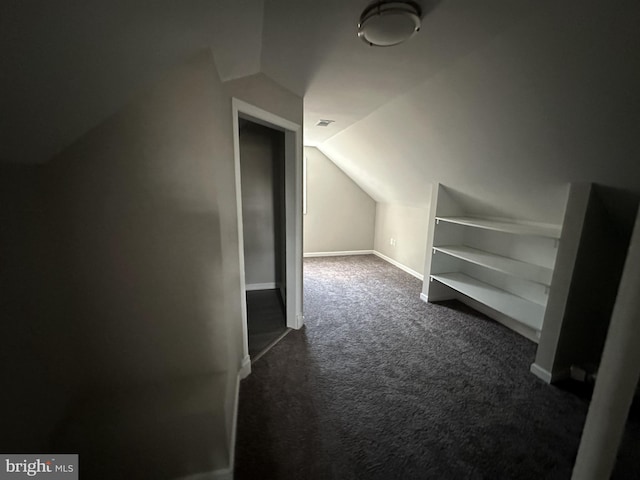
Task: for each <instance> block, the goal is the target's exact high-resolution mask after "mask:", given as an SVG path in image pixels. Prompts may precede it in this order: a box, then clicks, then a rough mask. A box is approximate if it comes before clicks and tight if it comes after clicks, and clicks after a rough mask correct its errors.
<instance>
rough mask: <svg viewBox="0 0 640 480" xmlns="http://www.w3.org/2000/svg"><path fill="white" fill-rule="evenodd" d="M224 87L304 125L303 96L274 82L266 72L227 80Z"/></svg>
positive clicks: (252, 103) (246, 100)
mask: <svg viewBox="0 0 640 480" xmlns="http://www.w3.org/2000/svg"><path fill="white" fill-rule="evenodd" d="M224 87H225V89H226V90H227V92H228V93H229V95H231V96H232V97H236V98H239V99H241V100H243V101H245V102H247V103H250V104H251V105H254V106H256V107H259V108H262V109H263V110H266V111H267V112H271V113H274V114H276V115H278V116H279V117H282V118H285V119H287V120H290V121H292V122H293V123H295V124H297V125H302V122H303V120H302V119H303V113H302V112H303V110H302V97H299V96H298V95H296V94H294V93H292V92H290V91H289V90H287V89H286V88H284V87H283V86H282V85H280V84H278V83H276V82H274V81H273V80H272V79H271V78H269V77H268V76H267V75H265V74H264V73H258V74H256V75H251V76H248V77H242V78H238V79H236V80H231V81H228V82H225V83H224Z"/></svg>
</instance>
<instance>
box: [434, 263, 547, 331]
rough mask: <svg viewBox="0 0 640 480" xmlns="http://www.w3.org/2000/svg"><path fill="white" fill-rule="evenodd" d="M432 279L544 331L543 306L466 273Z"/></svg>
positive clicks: (444, 275) (537, 329)
mask: <svg viewBox="0 0 640 480" xmlns="http://www.w3.org/2000/svg"><path fill="white" fill-rule="evenodd" d="M431 279H432V280H436V281H438V282H440V283H442V284H443V285H446V286H448V287H450V288H453V289H454V290H457V291H458V292H460V293H462V294H463V295H466V296H468V297H471V298H473V299H474V300H477V301H478V302H481V303H484V304H485V305H487V306H489V307H491V308H493V309H494V310H497V311H498V312H500V313H503V314H505V315H507V316H508V317H511V318H513V319H514V320H517V321H518V322H520V323H523V324H524V325H526V326H528V327H530V328H533V329H534V330H536V331H540V330H541V329H542V322H543V320H544V310H545V307H544V306H543V305H539V304H537V303H535V302H531V301H529V300H526V299H524V298H522V297H518V296H517V295H513V294H512V293H509V292H506V291H504V290H501V289H499V288H496V287H494V286H493V285H489V284H488V283H484V282H481V281H479V280H476V279H475V278H471V277H470V276H468V275H465V274H464V273H458V272H455V273H441V274H438V275H431Z"/></svg>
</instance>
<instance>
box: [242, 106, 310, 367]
mask: <svg viewBox="0 0 640 480" xmlns="http://www.w3.org/2000/svg"><path fill="white" fill-rule="evenodd" d="M232 106H233V127H234V132H233V134H234V153H235V176H236V202H237V207H238V210H237V211H238V240H239V242H238V243H239V257H240V277H241V278H240V281H241V291H242V295H243V300H242V305H241V311H242V322H243V337H244V338H243V340H244V341H243V350H244V352H243V353H244V355H243V362H242V372H241V376H242V377H243V378H244V377H245V376H246V375H248V374H249V373H250V372H251V362H253V361H256V360H257V359H258V358H259V357H260V356H261V355H262V354H264V353H265V351H266V350H268V349H269V348H270V347H271V346H273V345H274V344H275V343H277V342H278V341H279V340H280V339H282V338H283V337H284V335H286V333H287V332H288V331H289V329H292V328H293V329H298V328H301V327H302V324H303V317H302V143H301V142H302V138H301V137H302V129H301V126H300V125H297V124H295V123H293V122H290V121H288V120H286V119H283V118H281V117H278V116H277V115H274V114H272V113H270V112H267V111H265V110H262V109H260V108H258V107H255V106H253V105H250V104H248V103H245V102H243V101H241V100H238V99H236V98H234V99H233V101H232Z"/></svg>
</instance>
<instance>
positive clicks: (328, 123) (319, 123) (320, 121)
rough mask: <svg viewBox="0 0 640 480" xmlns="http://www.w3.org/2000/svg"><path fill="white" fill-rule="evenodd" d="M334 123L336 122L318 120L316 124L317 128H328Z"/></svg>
mask: <svg viewBox="0 0 640 480" xmlns="http://www.w3.org/2000/svg"><path fill="white" fill-rule="evenodd" d="M333 122H335V120H318V123H316V127H328V126H329V125H331V124H332V123H333Z"/></svg>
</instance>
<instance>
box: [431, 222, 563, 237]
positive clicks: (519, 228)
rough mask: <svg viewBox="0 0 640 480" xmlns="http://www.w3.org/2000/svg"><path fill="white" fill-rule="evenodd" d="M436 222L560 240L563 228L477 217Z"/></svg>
mask: <svg viewBox="0 0 640 480" xmlns="http://www.w3.org/2000/svg"><path fill="white" fill-rule="evenodd" d="M436 221H441V222H448V223H455V224H458V225H464V226H467V227H476V228H483V229H485V230H493V231H496V232H503V233H512V234H514V235H531V236H536V237H546V238H555V239H558V238H560V233H561V232H562V227H561V226H559V225H550V224H549V225H547V224H529V223H510V222H503V221H499V220H490V219H487V218H476V217H436Z"/></svg>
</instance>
